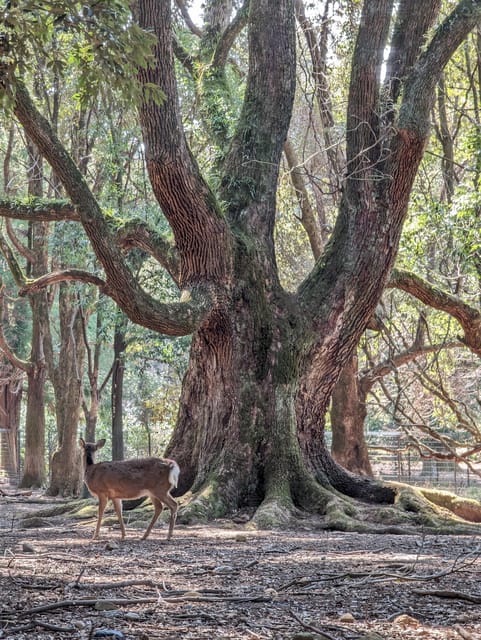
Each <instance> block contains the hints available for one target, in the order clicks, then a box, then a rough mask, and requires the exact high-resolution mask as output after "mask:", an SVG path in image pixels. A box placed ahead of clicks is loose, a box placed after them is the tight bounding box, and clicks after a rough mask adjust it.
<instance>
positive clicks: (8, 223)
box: [5, 218, 35, 262]
mask: <svg viewBox="0 0 481 640" xmlns="http://www.w3.org/2000/svg"><path fill="white" fill-rule="evenodd" d="M5 225H6V229H7V235H8V237H9V238H10V242H11V243H12V244H13V246H14V247H15V249H16V250H17V251H18V252H19V253H20V254H21V255H22V256H23V257H24V258H26V259H27V260H28V261H29V262H33V261H34V259H35V258H34V255H33V253H32V252H31V251H29V250H28V248H27V247H26V246H25V245H23V244H22V243H21V242H20V240H19V239H18V238H17V235H16V233H15V231H14V230H13V227H12V221H11V220H10V218H7V219H6V220H5Z"/></svg>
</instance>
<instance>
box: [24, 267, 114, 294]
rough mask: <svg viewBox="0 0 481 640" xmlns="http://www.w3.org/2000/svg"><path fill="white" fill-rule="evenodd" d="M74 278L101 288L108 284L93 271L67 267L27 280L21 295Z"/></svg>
mask: <svg viewBox="0 0 481 640" xmlns="http://www.w3.org/2000/svg"><path fill="white" fill-rule="evenodd" d="M73 280H77V281H80V282H88V283H90V284H94V285H96V286H97V287H100V288H101V289H103V288H104V287H105V286H106V282H105V280H102V278H99V277H98V276H96V275H95V274H93V273H89V272H88V271H82V270H81V269H65V270H63V271H53V272H52V273H47V274H45V275H44V276H40V277H39V278H36V279H35V280H29V281H28V282H25V284H24V285H23V287H22V288H21V289H20V291H19V295H21V296H26V295H30V294H32V293H37V292H38V291H40V290H41V289H44V288H45V287H48V286H50V285H52V284H57V283H59V282H67V281H73Z"/></svg>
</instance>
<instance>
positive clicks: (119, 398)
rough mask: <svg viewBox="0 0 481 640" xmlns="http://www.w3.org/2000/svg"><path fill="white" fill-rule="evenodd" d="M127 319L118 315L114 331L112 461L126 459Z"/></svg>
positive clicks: (119, 313) (120, 314) (122, 315)
mask: <svg viewBox="0 0 481 640" xmlns="http://www.w3.org/2000/svg"><path fill="white" fill-rule="evenodd" d="M126 329H127V318H126V317H125V315H124V314H122V313H121V312H118V313H117V318H116V321H115V330H114V364H113V370H112V393H111V406H112V460H123V459H124V457H125V456H124V375H125V349H126V348H127V340H126V337H125V332H126Z"/></svg>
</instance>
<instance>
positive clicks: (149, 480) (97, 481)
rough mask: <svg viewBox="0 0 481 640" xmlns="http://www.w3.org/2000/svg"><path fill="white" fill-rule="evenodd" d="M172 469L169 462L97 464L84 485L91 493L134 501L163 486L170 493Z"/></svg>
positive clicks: (86, 476)
mask: <svg viewBox="0 0 481 640" xmlns="http://www.w3.org/2000/svg"><path fill="white" fill-rule="evenodd" d="M170 467H171V462H170V460H165V459H162V458H138V459H135V460H122V461H114V462H98V463H97V464H93V465H90V466H89V467H88V468H87V470H86V473H85V482H86V484H87V486H88V488H89V490H90V491H91V493H94V494H97V495H98V494H102V493H103V494H105V495H107V496H108V497H109V498H124V499H128V500H132V499H134V498H140V497H141V496H148V495H150V494H151V493H152V491H156V490H158V489H159V488H160V487H162V486H165V490H166V491H168V489H169V488H170V483H169V479H168V477H169V470H170Z"/></svg>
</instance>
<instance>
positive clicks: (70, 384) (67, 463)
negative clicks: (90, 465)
mask: <svg viewBox="0 0 481 640" xmlns="http://www.w3.org/2000/svg"><path fill="white" fill-rule="evenodd" d="M59 308H60V335H61V347H60V354H59V362H58V365H57V367H56V368H55V371H54V374H53V386H54V391H55V400H56V415H57V430H58V449H57V451H56V452H55V453H54V454H53V457H52V462H51V478H50V486H49V488H48V493H49V495H64V496H68V495H79V493H80V490H81V487H82V482H83V470H82V468H81V456H80V450H79V447H78V422H79V417H80V410H81V402H82V375H83V368H84V358H85V345H84V342H83V337H82V319H81V317H80V314H79V311H78V306H77V297H76V295H75V294H74V293H73V292H72V290H71V288H69V286H68V284H61V285H60V290H59Z"/></svg>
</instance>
